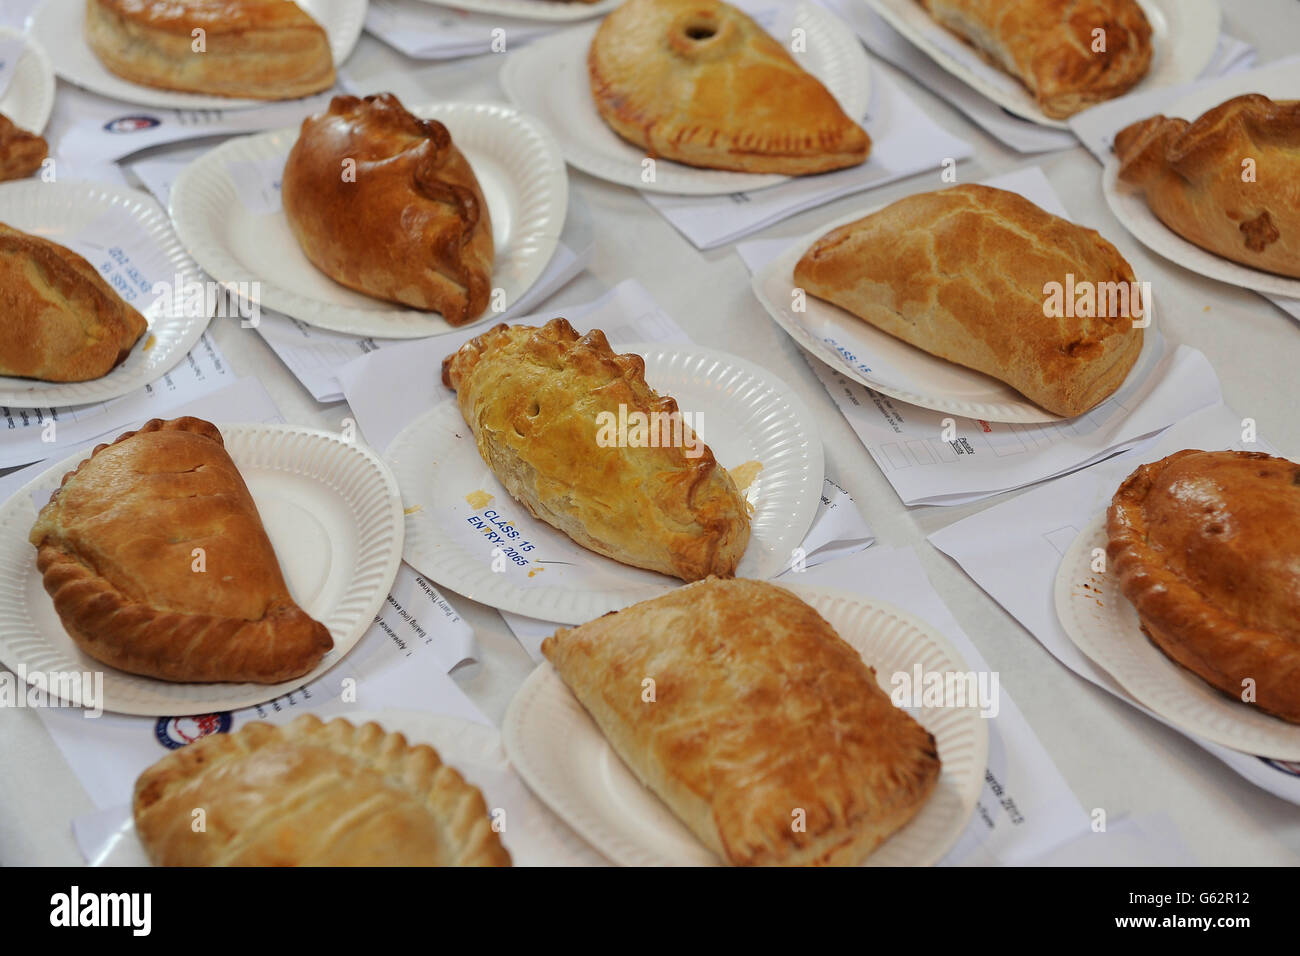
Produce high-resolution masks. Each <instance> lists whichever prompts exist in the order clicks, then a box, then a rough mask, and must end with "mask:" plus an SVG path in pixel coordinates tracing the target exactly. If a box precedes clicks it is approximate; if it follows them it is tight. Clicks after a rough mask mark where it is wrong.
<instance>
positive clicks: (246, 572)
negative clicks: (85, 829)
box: [30, 418, 333, 684]
mask: <svg viewBox="0 0 1300 956" xmlns="http://www.w3.org/2000/svg"><path fill="white" fill-rule="evenodd" d="M30 540H31V543H32V544H33V545H34V546H35V547H36V551H37V556H36V565H37V567H38V568H39V569H40V572H41V574H42V575H43V576H44V584H45V590H46V591H47V592H48V593H49V595H50V597H51V598H53V600H54V609H55V611H57V612H58V615H59V619H60V620H61V621H62V622H63V626H64V628H65V629H66V630H67V632H68V634H69V635H70V636H71V637H72V639H73V640H74V641H75V642H76V644H77V646H78V647H80V648H81V650H83V651H84V652H85V653H87V654H89V655H90V656H91V657H93V658H95V659H96V660H98V661H102V662H103V663H105V664H108V665H110V666H112V667H116V668H118V669H119V670H124V671H129V672H130V673H132V674H142V675H144V676H146V677H156V678H161V679H162V680H169V681H178V682H196V681H197V682H211V681H254V682H257V683H265V684H274V683H279V682H280V681H284V680H289V679H290V678H293V677H298V676H301V675H302V674H305V673H307V672H308V671H310V670H311V669H312V668H313V667H315V666H316V665H317V664H318V663H319V662H320V660H321V658H322V657H324V656H325V654H326V652H328V651H329V650H330V648H332V647H333V641H332V640H331V639H330V635H329V631H328V630H326V628H325V626H324V625H323V624H320V623H319V622H317V621H315V620H313V619H312V618H311V617H309V616H308V615H307V614H306V612H304V611H303V610H302V609H301V608H300V607H298V605H297V604H296V603H294V600H293V598H292V597H290V596H289V591H288V588H287V587H286V586H285V583H284V577H283V576H282V575H281V573H280V565H279V562H278V561H277V560H276V557H275V552H274V551H273V550H272V548H271V541H270V539H269V538H267V536H266V531H265V529H264V528H263V527H262V521H261V518H260V517H259V515H258V513H257V506H256V505H255V504H254V503H253V498H252V496H251V495H250V494H249V493H248V488H247V487H246V486H245V484H244V480H243V478H242V477H241V476H240V474H239V470H238V469H237V468H236V467H235V463H234V462H233V461H231V459H230V455H229V454H227V453H226V449H225V446H224V444H223V442H222V440H221V432H220V431H218V430H217V427H216V426H215V425H213V424H211V423H210V422H205V421H203V420H201V419H198V418H176V419H172V420H171V421H160V420H159V419H153V420H152V421H150V422H148V423H146V424H145V425H144V426H143V427H142V428H141V429H140V430H139V431H136V432H127V433H126V434H124V435H121V436H120V437H118V438H117V440H116V441H114V442H112V443H111V444H104V445H99V446H97V447H96V448H95V450H94V451H93V452H92V453H91V456H90V458H88V459H86V460H85V461H83V462H82V463H81V464H80V465H78V466H77V468H76V469H75V470H73V471H71V472H69V473H68V474H67V475H65V476H64V477H63V483H62V485H61V487H60V488H59V490H58V491H56V492H55V493H54V496H53V497H52V498H51V499H50V501H49V503H48V504H46V505H45V507H44V508H42V509H41V512H40V514H39V515H38V516H37V519H36V524H35V525H34V526H33V528H32V531H31V535H30ZM195 548H201V549H203V560H204V570H203V571H201V572H200V571H197V570H195V561H196V557H195V556H194V549H195Z"/></svg>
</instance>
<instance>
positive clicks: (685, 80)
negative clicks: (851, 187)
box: [587, 0, 871, 176]
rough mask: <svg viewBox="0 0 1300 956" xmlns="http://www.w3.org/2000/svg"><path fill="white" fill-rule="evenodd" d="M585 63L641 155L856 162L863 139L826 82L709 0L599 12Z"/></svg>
mask: <svg viewBox="0 0 1300 956" xmlns="http://www.w3.org/2000/svg"><path fill="white" fill-rule="evenodd" d="M703 34H708V35H707V36H704V35H703ZM587 70H588V74H589V78H590V81H591V92H592V96H593V97H594V99H595V102H596V109H597V110H598V111H599V113H600V115H601V117H603V118H604V120H605V122H606V123H608V124H609V126H610V128H612V129H613V130H614V132H616V133H618V135H619V136H621V137H623V138H624V139H625V140H627V141H628V142H630V143H632V144H633V145H635V146H639V147H641V148H642V149H645V150H646V151H647V152H648V153H649V154H650V155H651V156H662V157H665V158H667V159H672V160H676V161H677V162H680V163H686V164H688V165H691V166H703V167H709V168H714V169H730V170H736V171H739V172H745V173H781V174H784V175H790V176H797V175H804V174H806V173H820V172H825V171H827V170H831V169H840V168H842V167H845V166H856V165H857V164H859V163H861V162H863V161H864V160H865V159H866V158H867V151H868V149H869V148H870V146H871V140H870V139H869V138H868V136H867V134H866V133H865V132H864V131H863V129H862V128H861V127H860V126H858V124H857V123H855V122H854V121H853V120H852V119H850V118H849V117H848V116H847V115H845V113H844V111H843V110H842V109H840V105H839V103H837V102H836V100H835V97H834V96H832V95H831V94H830V92H829V91H828V90H827V89H826V87H824V86H822V84H821V83H820V82H819V81H818V80H817V79H816V78H815V77H813V76H812V75H811V74H809V73H808V72H807V71H805V70H804V69H803V68H802V67H800V66H799V65H798V64H797V63H796V62H795V61H794V59H793V58H792V57H791V56H790V55H789V54H788V53H787V52H786V51H785V49H784V47H782V46H781V44H780V43H778V42H777V41H776V40H774V39H773V38H772V37H771V36H769V35H768V34H767V33H766V32H765V31H764V30H763V28H762V27H760V26H759V25H758V24H757V23H755V22H754V21H753V20H752V19H750V18H749V17H748V16H746V15H745V14H744V13H742V12H741V11H740V10H737V9H736V8H735V7H733V6H731V5H729V4H726V3H721V2H719V0H627V2H626V3H624V4H623V5H622V6H620V7H618V8H617V9H616V10H615V11H614V12H613V13H611V14H610V15H609V16H607V17H606V18H605V20H604V22H603V23H601V25H600V29H599V30H597V32H596V36H595V38H594V39H593V40H592V43H591V49H590V51H589V52H588V56H587Z"/></svg>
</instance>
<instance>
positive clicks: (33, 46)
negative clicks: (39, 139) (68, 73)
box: [0, 27, 54, 134]
mask: <svg viewBox="0 0 1300 956" xmlns="http://www.w3.org/2000/svg"><path fill="white" fill-rule="evenodd" d="M13 38H18V39H20V40H22V44H23V49H22V52H21V53H20V54H19V56H18V62H17V64H15V65H14V68H13V74H12V75H11V76H10V77H9V85H8V86H7V87H6V88H5V90H4V92H3V93H0V113H3V114H4V115H5V116H7V117H9V119H11V120H12V121H13V122H14V124H15V125H17V126H20V127H22V128H23V129H25V130H27V132H29V133H37V134H40V133H41V132H43V131H44V130H45V124H46V123H48V122H49V120H50V111H51V110H53V109H54V68H53V67H51V66H50V58H49V57H48V56H46V54H45V50H44V49H42V48H41V45H40V44H39V43H37V42H36V41H35V40H34V39H32V38H31V37H29V36H24V35H23V34H22V33H20V32H19V31H17V30H14V29H11V28H9V27H0V40H9V39H13Z"/></svg>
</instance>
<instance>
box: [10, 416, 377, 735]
mask: <svg viewBox="0 0 1300 956" xmlns="http://www.w3.org/2000/svg"><path fill="white" fill-rule="evenodd" d="M220 428H221V435H222V437H223V438H224V439H225V443H226V450H227V451H229V452H230V457H231V458H232V459H234V462H235V464H236V465H238V466H239V471H240V474H242V475H243V476H244V481H245V482H246V483H247V485H248V489H249V491H250V492H252V495H253V498H254V500H255V501H256V502H257V510H258V512H259V513H260V514H261V516H262V523H263V525H264V526H265V527H266V532H267V534H268V535H269V536H270V538H271V543H272V545H273V546H274V547H275V554H276V557H277V558H279V561H280V567H281V569H282V570H283V572H284V577H285V581H286V582H287V583H288V585H289V591H290V593H291V594H292V595H293V597H294V600H295V601H297V602H298V604H299V605H300V606H301V607H302V608H303V610H305V611H306V612H307V613H308V614H310V615H311V616H312V617H314V618H315V619H316V620H318V621H320V622H321V623H322V624H324V625H325V626H326V627H328V628H329V632H330V636H331V637H333V638H334V649H333V650H331V651H330V652H329V653H328V654H326V655H325V658H324V659H323V660H322V661H321V662H320V664H319V665H318V666H317V667H316V668H315V670H313V671H311V672H310V673H308V674H304V675H303V676H302V677H298V678H295V679H293V680H291V681H285V682H284V683H281V684H178V683H172V682H170V681H164V680H157V679H154V678H150V677H141V676H138V675H135V674H128V673H126V672H124V671H119V670H115V669H114V668H111V667H107V666H105V665H104V664H101V663H100V662H99V661H96V660H95V659H94V658H92V657H90V656H89V655H87V654H84V653H82V651H81V650H80V649H79V648H78V647H77V646H76V645H75V644H74V643H73V641H72V638H70V637H69V636H68V634H67V632H66V631H64V629H63V625H62V623H61V622H60V621H59V617H58V615H57V614H56V613H55V611H54V604H53V602H51V600H50V598H49V596H48V595H47V594H46V593H45V588H44V586H43V585H42V582H41V575H40V573H39V572H38V571H37V570H36V551H35V549H34V548H33V547H32V546H31V544H30V543H29V542H28V540H27V535H28V533H29V532H30V531H31V528H32V524H33V523H34V522H35V521H36V512H37V508H36V505H35V503H34V501H33V497H32V496H33V494H34V493H37V492H46V493H48V492H50V491H53V490H54V489H55V488H57V487H58V486H59V482H60V481H61V480H62V479H63V476H64V475H65V474H66V473H67V472H69V471H71V470H72V469H73V468H75V467H76V466H77V465H78V464H79V463H80V462H81V461H82V460H84V459H85V458H86V457H87V454H86V453H84V452H79V453H77V454H76V455H73V456H71V457H70V458H67V459H65V460H64V461H62V462H60V463H59V464H57V465H54V466H53V467H51V468H50V469H49V470H48V471H46V472H44V473H43V474H42V475H41V476H40V477H38V478H35V479H33V480H32V481H31V482H29V483H28V484H27V485H25V486H24V487H23V488H22V489H21V490H19V491H16V492H14V495H13V497H11V498H10V499H9V500H8V501H6V502H5V503H4V505H3V506H0V571H2V573H0V661H3V662H4V664H5V665H6V666H7V667H9V668H10V669H14V668H16V667H17V666H19V665H22V666H24V667H25V668H26V669H27V671H28V673H32V672H37V671H41V672H49V671H74V672H79V673H81V672H86V671H92V672H96V671H102V672H103V674H104V702H103V707H104V709H105V710H107V711H112V712H114V713H119V714H142V715H150V716H158V717H170V716H177V715H182V714H206V713H211V712H213V711H223V710H236V709H238V708H240V707H251V706H253V705H254V704H260V703H263V702H265V701H268V700H272V699H274V698H276V697H279V696H281V695H282V694H287V693H289V691H291V690H294V689H295V688H298V687H301V686H302V685H303V684H307V683H309V682H311V681H313V680H315V679H316V678H317V677H319V676H320V675H321V674H323V673H325V672H326V671H327V670H329V669H330V668H331V667H333V666H334V665H335V664H337V663H338V662H339V661H340V660H341V659H342V658H343V656H344V655H346V654H347V652H348V651H350V650H351V649H352V647H353V645H355V644H356V642H357V641H358V640H359V639H360V637H361V635H362V634H364V633H365V632H366V629H367V628H369V627H370V625H371V623H372V622H373V621H374V617H375V612H376V611H378V610H379V608H380V607H381V606H382V604H383V602H384V599H385V598H386V597H387V596H388V589H389V587H390V586H391V585H392V583H393V578H394V577H395V576H396V574H397V565H398V563H399V562H400V561H401V556H402V535H403V527H402V510H401V501H400V499H399V492H398V490H397V482H396V481H395V480H394V479H393V476H392V474H391V473H390V472H389V470H388V468H387V467H386V466H385V465H384V463H383V462H382V461H381V460H380V459H379V457H378V456H377V455H375V453H374V452H372V451H370V450H369V449H368V448H365V447H362V446H360V445H357V444H354V443H348V442H345V441H343V440H342V439H341V438H339V437H338V436H337V435H334V434H331V433H329V432H325V431H320V430H318V429H314V428H300V427H297V426H293V425H260V424H240V425H221V426H220ZM46 497H48V494H47V495H46Z"/></svg>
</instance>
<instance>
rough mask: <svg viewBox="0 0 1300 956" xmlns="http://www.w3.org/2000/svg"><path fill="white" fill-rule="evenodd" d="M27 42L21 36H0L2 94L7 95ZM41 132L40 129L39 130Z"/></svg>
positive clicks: (0, 92)
mask: <svg viewBox="0 0 1300 956" xmlns="http://www.w3.org/2000/svg"><path fill="white" fill-rule="evenodd" d="M26 46H27V44H26V43H25V42H23V38H22V37H20V36H0V96H4V95H5V90H7V89H9V83H10V82H11V81H12V80H13V78H14V70H15V69H17V68H18V61H19V60H20V59H21V58H22V55H23V50H24V49H25V48H26ZM38 132H39V130H38Z"/></svg>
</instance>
